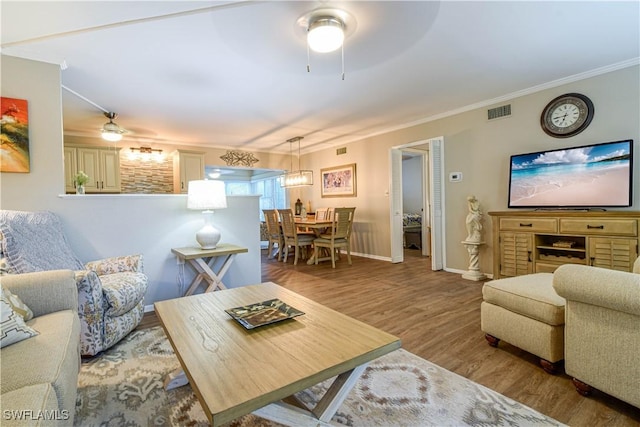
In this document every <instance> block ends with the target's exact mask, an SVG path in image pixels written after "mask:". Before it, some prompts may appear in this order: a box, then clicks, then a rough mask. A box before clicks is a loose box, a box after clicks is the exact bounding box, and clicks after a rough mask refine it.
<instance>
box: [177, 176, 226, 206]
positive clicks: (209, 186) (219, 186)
mask: <svg viewBox="0 0 640 427" xmlns="http://www.w3.org/2000/svg"><path fill="white" fill-rule="evenodd" d="M226 207H227V195H226V193H225V190H224V182H222V181H215V180H199V181H189V189H188V192H187V208H188V209H194V210H200V211H205V210H212V209H223V208H226Z"/></svg>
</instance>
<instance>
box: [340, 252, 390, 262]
mask: <svg viewBox="0 0 640 427" xmlns="http://www.w3.org/2000/svg"><path fill="white" fill-rule="evenodd" d="M340 252H341V253H344V254H346V252H344V251H340ZM351 255H353V256H359V257H362V258H370V259H377V260H379V261H389V262H391V257H386V256H379V255H370V254H363V253H360V252H351Z"/></svg>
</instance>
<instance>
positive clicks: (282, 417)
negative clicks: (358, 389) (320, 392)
mask: <svg viewBox="0 0 640 427" xmlns="http://www.w3.org/2000/svg"><path fill="white" fill-rule="evenodd" d="M366 368H367V364H366V363H365V364H363V365H360V366H357V367H355V368H354V369H352V370H350V371H347V372H344V373H342V374H340V375H338V376H337V377H336V379H335V380H334V381H333V383H332V384H331V386H330V387H329V389H328V390H327V391H326V393H325V394H324V396H322V398H321V399H320V400H319V401H318V403H317V404H316V406H315V407H314V408H313V409H312V410H311V411H308V410H304V409H300V408H299V407H296V406H294V405H291V404H288V403H284V402H275V403H271V404H269V405H267V406H265V407H262V408H260V409H258V410H256V411H254V412H253V413H254V414H255V415H257V416H259V417H262V418H266V419H269V420H271V421H275V422H278V423H282V424H285V425H289V426H319V425H321V426H328V425H330V424H329V422H330V421H331V418H332V417H333V416H334V415H335V413H336V412H337V411H338V409H339V408H340V405H342V402H344V399H346V398H347V395H348V394H349V392H350V391H351V389H352V388H353V386H354V385H355V384H356V381H357V380H358V378H360V375H362V373H363V372H364V371H365V369H366Z"/></svg>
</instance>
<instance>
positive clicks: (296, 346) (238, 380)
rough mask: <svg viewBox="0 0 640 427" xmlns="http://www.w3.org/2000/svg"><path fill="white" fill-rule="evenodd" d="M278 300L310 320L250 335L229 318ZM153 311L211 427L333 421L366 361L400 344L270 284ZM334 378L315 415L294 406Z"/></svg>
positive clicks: (262, 328) (198, 297) (272, 326)
mask: <svg viewBox="0 0 640 427" xmlns="http://www.w3.org/2000/svg"><path fill="white" fill-rule="evenodd" d="M273 298H278V299H280V300H281V301H283V302H284V303H286V304H288V305H290V306H292V307H293V308H296V309H298V310H301V311H303V312H304V313H305V314H304V315H302V316H299V317H295V318H293V319H288V320H283V321H281V322H278V323H273V324H270V325H265V326H260V327H258V328H255V329H251V330H249V329H245V328H244V327H243V326H241V325H240V324H239V323H238V322H237V321H236V320H234V319H232V318H231V317H230V316H229V315H228V314H227V313H226V312H225V309H230V308H234V307H238V306H245V305H249V304H253V303H258V302H262V301H266V300H270V299H273ZM155 310H156V313H157V315H158V317H159V318H160V321H161V322H162V326H163V327H164V330H165V332H166V334H167V336H168V337H169V340H170V342H171V345H172V346H173V349H174V350H175V353H176V355H177V356H178V359H179V360H180V364H181V365H182V368H183V369H184V371H185V374H186V376H187V378H188V379H189V382H190V383H191V386H192V388H193V391H194V392H195V393H196V396H197V397H198V399H199V401H200V404H201V405H202V408H203V409H204V412H205V413H206V414H207V416H208V417H209V422H210V423H211V424H212V425H213V426H219V425H221V424H224V423H227V422H229V421H231V420H234V419H236V418H238V417H241V416H243V415H246V414H249V413H252V412H253V413H254V414H256V415H258V416H261V417H264V418H267V419H271V420H273V421H277V422H280V423H283V424H288V425H296V426H298V425H322V424H323V423H328V422H329V420H331V417H332V416H333V415H334V414H335V413H336V411H337V410H338V408H339V407H340V405H341V404H342V402H343V400H344V399H345V398H346V396H347V394H348V393H349V391H350V390H351V388H352V387H353V385H354V384H355V382H356V380H357V379H358V377H359V376H360V375H361V374H362V372H363V371H364V369H365V368H366V365H367V363H368V362H369V361H371V360H374V359H377V358H378V357H380V356H382V355H384V354H386V353H389V352H391V351H393V350H396V349H398V348H400V345H401V344H400V340H399V339H398V338H397V337H394V336H393V335H390V334H388V333H386V332H383V331H381V330H379V329H376V328H374V327H372V326H369V325H367V324H365V323H362V322H360V321H358V320H355V319H352V318H350V317H348V316H345V315H343V314H341V313H338V312H336V311H334V310H331V309H330V308H328V307H325V306H323V305H321V304H318V303H316V302H314V301H311V300H310V299H307V298H305V297H303V296H301V295H298V294H296V293H295V292H292V291H290V290H287V289H285V288H283V287H281V286H278V285H276V284H275V283H271V282H267V283H262V284H259V285H252V286H244V287H241V288H233V289H226V290H221V291H218V292H211V293H206V294H200V295H194V296H190V297H185V298H177V299H173V300H167V301H161V302H156V303H155ZM334 376H337V378H336V379H335V381H334V382H333V384H332V385H331V386H330V388H329V389H328V390H327V392H326V394H325V395H324V396H323V397H322V399H321V400H320V401H319V402H318V404H317V405H316V406H315V408H313V409H312V410H311V411H309V410H307V409H306V407H304V405H302V404H301V403H299V402H295V401H294V400H292V395H293V394H294V393H297V392H299V391H302V390H304V389H306V388H309V387H311V386H313V385H316V384H318V383H320V382H322V381H324V380H326V379H329V378H332V377H334ZM283 399H287V403H285V402H283ZM319 421H320V423H319Z"/></svg>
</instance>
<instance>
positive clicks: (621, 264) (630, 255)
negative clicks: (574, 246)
mask: <svg viewBox="0 0 640 427" xmlns="http://www.w3.org/2000/svg"><path fill="white" fill-rule="evenodd" d="M637 257H638V241H637V240H636V239H624V238H620V239H616V238H607V237H592V238H590V239H589V264H590V265H592V266H594V267H601V268H609V269H611V270H620V271H632V270H633V263H634V261H635V260H636V258H637Z"/></svg>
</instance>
